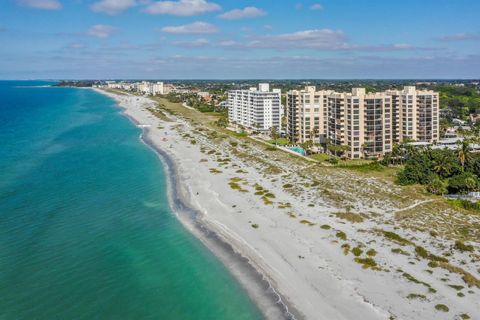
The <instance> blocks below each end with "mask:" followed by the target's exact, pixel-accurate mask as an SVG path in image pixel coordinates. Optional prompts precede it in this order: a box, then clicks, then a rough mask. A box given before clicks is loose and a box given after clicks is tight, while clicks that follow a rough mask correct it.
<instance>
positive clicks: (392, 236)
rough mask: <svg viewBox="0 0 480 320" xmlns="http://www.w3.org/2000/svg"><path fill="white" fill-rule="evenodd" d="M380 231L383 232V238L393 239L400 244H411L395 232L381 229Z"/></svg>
mask: <svg viewBox="0 0 480 320" xmlns="http://www.w3.org/2000/svg"><path fill="white" fill-rule="evenodd" d="M382 233H383V236H384V237H385V238H387V239H389V240H392V241H395V242H397V243H398V244H400V245H402V246H404V245H408V244H411V242H410V241H409V240H407V239H405V238H403V237H401V236H400V235H398V234H396V233H395V232H391V231H384V230H382Z"/></svg>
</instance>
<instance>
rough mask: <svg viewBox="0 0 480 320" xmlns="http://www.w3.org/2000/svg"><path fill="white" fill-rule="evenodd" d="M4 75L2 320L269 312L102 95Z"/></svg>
mask: <svg viewBox="0 0 480 320" xmlns="http://www.w3.org/2000/svg"><path fill="white" fill-rule="evenodd" d="M42 84H45V83H38V82H5V81H4V82H1V81H0V319H1V320H10V319H48V320H51V319H138V320H141V319H162V320H166V319H177V320H188V319H201V320H203V319H205V320H207V319H227V320H228V319H235V320H237V319H238V320H240V319H261V316H260V313H259V311H258V310H257V308H256V306H255V305H254V304H253V303H252V301H250V299H249V297H248V296H247V295H246V293H245V292H244V291H243V289H242V288H241V287H240V286H239V285H238V283H237V282H236V281H235V280H234V279H233V278H232V276H231V275H230V274H229V273H228V272H227V271H226V270H225V268H224V267H223V265H221V264H220V263H219V261H218V260H216V258H215V257H214V256H213V255H212V254H211V253H210V252H209V251H208V250H206V248H205V247H204V246H203V245H202V244H201V243H200V242H199V241H198V240H197V239H195V238H194V237H193V236H192V235H191V234H189V233H188V232H187V231H186V230H184V228H183V227H182V225H181V224H180V223H179V222H178V221H177V220H176V218H175V217H174V216H173V214H172V213H171V212H170V209H169V206H168V204H167V197H166V183H165V176H164V172H163V168H162V163H161V162H160V160H159V159H158V158H157V156H156V155H155V154H154V153H153V152H152V151H151V150H150V149H149V148H148V147H147V146H145V145H144V144H142V143H141V142H140V141H139V138H138V137H139V134H140V129H138V128H136V127H135V126H134V125H133V124H132V123H130V121H129V120H128V119H126V118H125V117H123V116H122V115H121V114H120V110H119V109H117V108H116V107H115V106H114V102H113V101H112V100H110V99H108V98H106V97H104V96H102V95H100V94H97V93H95V92H93V91H91V90H82V89H70V88H32V87H17V86H34V85H42Z"/></svg>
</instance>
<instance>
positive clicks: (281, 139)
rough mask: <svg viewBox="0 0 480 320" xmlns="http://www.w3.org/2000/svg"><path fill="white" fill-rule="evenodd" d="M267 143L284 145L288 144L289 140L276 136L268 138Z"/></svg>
mask: <svg viewBox="0 0 480 320" xmlns="http://www.w3.org/2000/svg"><path fill="white" fill-rule="evenodd" d="M268 143H271V144H278V145H279V146H284V145H287V144H290V141H289V140H288V139H287V138H278V139H276V140H269V141H268Z"/></svg>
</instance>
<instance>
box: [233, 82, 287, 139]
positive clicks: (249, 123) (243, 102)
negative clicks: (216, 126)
mask: <svg viewBox="0 0 480 320" xmlns="http://www.w3.org/2000/svg"><path fill="white" fill-rule="evenodd" d="M227 104H228V120H229V122H230V123H231V124H236V125H240V126H243V127H245V128H248V129H251V130H259V131H268V130H270V129H271V128H272V127H274V128H276V129H277V130H278V131H280V130H281V127H282V121H281V114H282V112H281V91H280V89H273V90H271V91H270V86H269V84H268V83H261V84H259V86H258V89H257V88H250V89H249V90H231V91H229V92H228V100H227Z"/></svg>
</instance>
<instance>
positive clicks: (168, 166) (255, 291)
mask: <svg viewBox="0 0 480 320" xmlns="http://www.w3.org/2000/svg"><path fill="white" fill-rule="evenodd" d="M94 90H95V91H96V92H98V93H100V94H102V95H105V96H107V97H109V98H111V99H113V100H114V101H115V102H116V104H115V105H116V106H117V107H118V108H120V109H121V110H122V115H123V116H125V117H126V118H127V119H129V120H130V121H131V122H132V123H133V124H134V125H135V126H137V127H138V128H139V129H141V134H140V136H139V139H140V141H141V142H142V143H144V144H145V145H146V146H147V147H149V148H150V149H152V151H153V152H155V154H156V155H157V156H158V158H159V159H160V161H161V162H162V164H163V170H164V172H165V176H166V178H167V193H168V194H167V197H168V201H169V206H170V208H171V210H172V213H173V214H174V215H175V216H176V217H177V218H178V220H179V222H180V223H181V224H182V225H183V226H184V227H185V228H186V229H187V230H188V231H189V232H190V233H192V234H193V235H194V236H195V237H196V238H197V239H199V240H200V241H201V242H202V243H203V244H204V245H205V246H206V248H207V249H208V250H210V252H212V253H213V254H214V255H215V257H216V258H217V259H218V260H219V261H220V262H221V263H222V264H223V265H224V266H225V268H226V269H227V270H228V271H229V273H230V274H231V275H232V276H233V277H234V278H235V280H236V281H237V282H238V283H239V284H240V285H241V286H242V288H243V289H244V290H245V291H246V293H247V294H248V296H249V297H250V299H251V301H252V303H254V304H255V305H256V306H257V308H258V310H259V311H260V313H261V314H262V315H263V316H264V318H265V319H272V320H274V319H278V320H281V319H285V320H301V319H303V318H302V317H301V316H300V315H298V314H299V313H298V311H295V309H294V308H293V307H292V306H290V305H288V303H285V302H284V301H283V299H282V295H281V294H280V293H278V292H277V290H276V289H275V286H274V285H272V280H270V279H268V277H267V275H265V274H264V273H263V272H262V271H261V270H260V269H259V268H258V266H255V265H253V264H252V261H251V260H250V259H248V258H247V257H246V256H244V255H243V254H242V252H240V251H239V250H237V249H235V248H234V247H233V246H232V244H231V243H230V242H229V239H228V238H227V237H226V235H225V234H222V233H221V230H219V229H215V228H213V226H212V225H208V224H207V223H205V221H202V219H201V218H202V216H203V213H202V212H201V211H199V210H197V209H195V208H194V206H193V205H191V203H190V201H189V200H188V198H187V197H186V195H185V192H186V190H185V188H182V186H181V183H178V181H177V180H176V179H175V178H176V177H178V174H177V172H178V168H177V166H176V165H175V162H174V160H173V159H172V157H171V156H170V155H169V154H168V152H166V151H165V150H163V149H161V148H160V147H158V146H157V145H156V144H155V142H154V141H153V140H152V139H151V137H149V132H150V130H149V128H148V127H145V126H142V125H141V123H140V122H139V121H138V120H137V119H135V118H134V117H132V116H131V115H129V114H127V113H126V110H127V109H126V107H124V106H122V105H121V101H120V100H118V98H117V97H116V96H115V95H114V94H110V93H108V92H105V91H103V90H98V89H94Z"/></svg>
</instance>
